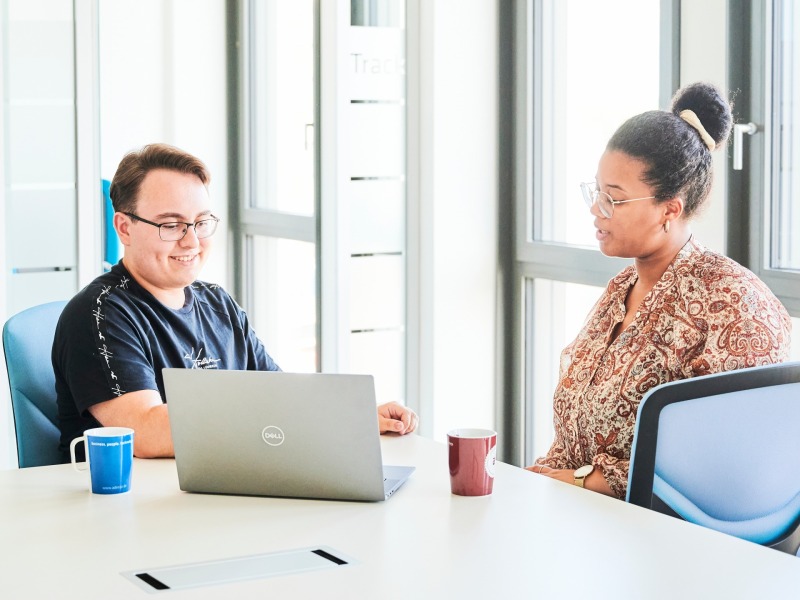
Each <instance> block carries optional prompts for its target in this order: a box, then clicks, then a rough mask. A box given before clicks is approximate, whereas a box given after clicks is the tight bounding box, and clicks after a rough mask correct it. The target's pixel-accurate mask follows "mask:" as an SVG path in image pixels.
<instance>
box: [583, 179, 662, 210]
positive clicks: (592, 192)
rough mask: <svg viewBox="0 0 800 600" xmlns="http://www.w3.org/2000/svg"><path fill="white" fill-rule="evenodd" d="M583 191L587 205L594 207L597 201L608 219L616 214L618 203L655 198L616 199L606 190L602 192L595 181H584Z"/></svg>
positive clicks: (653, 197)
mask: <svg viewBox="0 0 800 600" xmlns="http://www.w3.org/2000/svg"><path fill="white" fill-rule="evenodd" d="M581 192H582V193H583V199H584V201H585V202H586V206H588V207H589V208H592V206H594V203H595V202H597V208H599V209H600V212H601V213H602V214H603V216H604V217H605V218H606V219H610V218H611V217H612V215H613V214H614V206H616V205H617V204H625V203H626V202H638V201H639V200H654V199H655V196H647V198H631V199H630V200H614V199H613V198H612V197H611V196H609V195H608V194H606V193H605V192H601V191H600V190H598V189H597V184H595V183H582V184H581Z"/></svg>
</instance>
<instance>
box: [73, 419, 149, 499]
mask: <svg viewBox="0 0 800 600" xmlns="http://www.w3.org/2000/svg"><path fill="white" fill-rule="evenodd" d="M81 442H83V443H84V444H86V462H85V463H79V462H77V460H76V459H75V447H76V446H77V445H78V444H79V443H81ZM69 454H70V457H71V459H72V466H73V467H75V470H77V471H85V470H86V469H89V473H90V474H91V476H92V492H93V493H95V494H124V493H125V492H128V491H130V489H131V470H132V468H133V429H129V428H127V427H97V428H95V429H87V430H86V431H84V432H83V435H82V436H81V437H79V438H75V439H74V440H72V443H70V445H69ZM81 465H82V466H81Z"/></svg>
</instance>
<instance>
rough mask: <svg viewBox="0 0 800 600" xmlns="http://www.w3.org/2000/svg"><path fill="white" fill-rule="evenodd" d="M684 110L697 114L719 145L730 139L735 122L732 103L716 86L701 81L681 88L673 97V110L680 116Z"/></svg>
mask: <svg viewBox="0 0 800 600" xmlns="http://www.w3.org/2000/svg"><path fill="white" fill-rule="evenodd" d="M684 110H691V111H693V112H694V114H696V115H697V118H698V119H700V123H702V124H703V128H704V129H705V130H706V131H707V132H708V134H709V135H710V136H711V137H712V138H714V141H715V142H716V143H717V147H719V145H720V144H724V143H725V141H726V140H727V139H728V135H729V134H730V132H731V126H732V124H733V117H732V115H731V105H730V103H729V102H728V101H727V100H726V99H725V97H724V96H723V95H722V92H720V91H719V89H718V88H717V87H716V86H714V85H712V84H710V83H702V82H701V83H693V84H691V85H687V86H686V87H682V88H681V89H679V90H678V91H677V92H676V93H675V96H673V98H672V112H673V113H674V114H675V115H677V116H680V113H681V111H684Z"/></svg>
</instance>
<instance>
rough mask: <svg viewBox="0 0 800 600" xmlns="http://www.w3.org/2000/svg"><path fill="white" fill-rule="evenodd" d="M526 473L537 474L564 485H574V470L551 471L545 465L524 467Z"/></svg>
mask: <svg viewBox="0 0 800 600" xmlns="http://www.w3.org/2000/svg"><path fill="white" fill-rule="evenodd" d="M525 470H526V471H531V472H533V473H539V474H540V475H545V476H547V477H550V478H552V479H558V480H559V481H563V482H564V483H569V484H573V485H574V484H575V470H574V469H551V468H550V467H547V466H545V465H533V466H532V467H525Z"/></svg>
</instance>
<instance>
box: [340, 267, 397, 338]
mask: <svg viewBox="0 0 800 600" xmlns="http://www.w3.org/2000/svg"><path fill="white" fill-rule="evenodd" d="M404 264H405V262H404V260H403V257H402V256H364V257H358V258H353V259H352V260H351V261H350V277H351V288H350V328H351V330H352V331H359V330H365V329H386V328H389V327H391V328H398V329H399V328H402V326H403V323H404V314H403V312H404V302H403V298H405V290H404V281H405V278H404V273H403V266H404Z"/></svg>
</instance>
